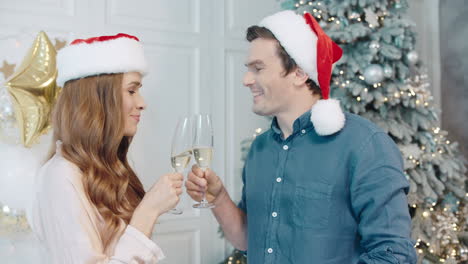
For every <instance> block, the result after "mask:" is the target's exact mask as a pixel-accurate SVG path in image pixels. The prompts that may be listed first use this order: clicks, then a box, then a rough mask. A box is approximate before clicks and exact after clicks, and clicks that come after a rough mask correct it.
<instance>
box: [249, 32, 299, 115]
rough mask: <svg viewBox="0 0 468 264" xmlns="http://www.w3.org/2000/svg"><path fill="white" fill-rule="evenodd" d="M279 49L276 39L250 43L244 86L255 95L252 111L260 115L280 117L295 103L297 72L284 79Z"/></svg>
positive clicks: (259, 39)
mask: <svg viewBox="0 0 468 264" xmlns="http://www.w3.org/2000/svg"><path fill="white" fill-rule="evenodd" d="M277 48H278V44H277V41H276V40H272V39H263V38H257V39H255V40H253V41H252V42H251V43H250V49H249V53H248V57H247V62H246V64H245V65H246V66H247V73H246V74H245V75H244V79H243V83H244V85H245V86H247V87H249V88H250V91H251V92H252V95H253V107H252V111H253V112H254V113H256V114H257V115H262V116H267V115H268V116H277V115H278V114H281V113H283V112H286V111H287V110H288V108H289V107H290V106H291V105H292V104H293V103H294V100H292V98H293V97H292V92H293V87H292V86H293V85H292V84H293V78H292V75H293V74H294V72H292V73H289V74H288V75H286V76H283V74H284V67H283V64H282V62H281V59H280V57H279V56H278V54H277Z"/></svg>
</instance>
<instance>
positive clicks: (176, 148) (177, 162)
mask: <svg viewBox="0 0 468 264" xmlns="http://www.w3.org/2000/svg"><path fill="white" fill-rule="evenodd" d="M191 158H192V124H191V122H190V118H188V117H183V118H180V119H179V121H178V122H177V126H176V128H175V131H174V136H173V138H172V148H171V165H172V168H174V170H175V171H176V172H178V173H182V172H184V170H185V168H186V167H187V165H188V164H189V163H190V159H191ZM170 212H171V213H172V214H182V213H183V211H182V209H180V208H177V207H176V208H174V209H172V210H171V211H170Z"/></svg>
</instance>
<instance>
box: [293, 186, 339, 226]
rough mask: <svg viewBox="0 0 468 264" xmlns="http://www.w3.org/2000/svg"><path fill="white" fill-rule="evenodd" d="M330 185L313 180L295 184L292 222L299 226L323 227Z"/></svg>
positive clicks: (327, 211) (329, 200) (328, 209)
mask: <svg viewBox="0 0 468 264" xmlns="http://www.w3.org/2000/svg"><path fill="white" fill-rule="evenodd" d="M332 187H333V186H332V185H330V184H327V183H321V182H315V183H313V184H310V185H307V186H304V185H298V186H296V190H295V194H294V217H293V222H294V224H295V225H296V226H297V227H300V228H312V229H316V228H323V227H326V226H327V225H328V218H329V214H330V207H331V193H332Z"/></svg>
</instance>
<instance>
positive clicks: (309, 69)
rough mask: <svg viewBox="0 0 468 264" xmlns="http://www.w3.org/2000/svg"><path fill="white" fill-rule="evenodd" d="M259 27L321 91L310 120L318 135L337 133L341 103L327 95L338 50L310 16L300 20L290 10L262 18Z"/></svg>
mask: <svg viewBox="0 0 468 264" xmlns="http://www.w3.org/2000/svg"><path fill="white" fill-rule="evenodd" d="M259 26H262V27H265V28H267V29H269V30H270V31H271V32H272V33H273V35H275V37H276V39H277V40H278V41H279V42H280V44H281V46H283V47H284V49H285V50H286V52H287V53H288V54H289V56H291V58H293V59H294V61H295V62H296V63H297V65H298V66H299V67H300V68H302V69H303V70H304V71H305V72H306V73H307V75H309V78H310V79H311V80H313V81H314V82H315V83H316V84H318V86H319V87H320V90H321V92H322V99H321V100H319V101H318V102H316V103H315V104H314V106H313V107H312V109H311V117H310V120H311V122H312V123H313V124H314V128H315V130H316V132H317V134H319V135H322V136H326V135H332V134H334V133H336V132H338V131H340V130H341V129H342V128H343V127H344V124H345V115H344V113H343V111H342V110H341V107H340V102H339V101H338V100H336V99H331V98H329V95H330V79H331V73H332V66H333V63H335V62H337V61H338V60H339V59H340V58H341V56H342V55H343V51H342V50H341V48H340V47H339V46H338V45H337V44H336V43H335V42H333V41H332V40H331V38H330V37H329V36H327V34H325V32H324V31H323V29H322V28H321V27H320V26H319V24H318V23H317V21H316V20H315V19H314V17H313V16H312V15H311V14H309V13H305V14H304V16H300V15H297V14H296V13H294V12H293V11H291V10H287V11H281V12H278V13H276V14H273V15H271V16H268V17H266V18H264V19H263V20H262V21H261V22H260V24H259Z"/></svg>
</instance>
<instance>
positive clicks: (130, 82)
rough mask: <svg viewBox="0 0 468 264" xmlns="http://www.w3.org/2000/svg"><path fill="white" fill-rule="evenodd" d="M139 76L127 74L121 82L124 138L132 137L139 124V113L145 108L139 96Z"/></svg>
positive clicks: (134, 73) (135, 73) (131, 73)
mask: <svg viewBox="0 0 468 264" xmlns="http://www.w3.org/2000/svg"><path fill="white" fill-rule="evenodd" d="M140 88H141V74H140V73H138V72H127V73H124V75H123V80H122V105H123V114H124V117H125V129H124V136H130V137H131V136H134V135H135V133H136V131H137V126H138V123H139V122H140V115H141V111H142V110H144V109H145V108H146V105H145V102H144V100H143V97H142V96H141V94H140Z"/></svg>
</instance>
